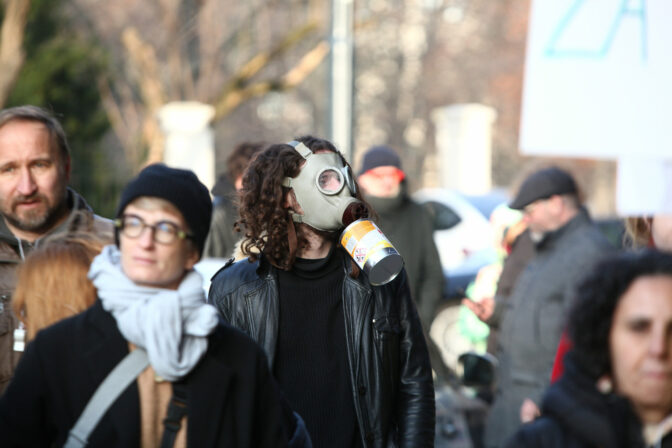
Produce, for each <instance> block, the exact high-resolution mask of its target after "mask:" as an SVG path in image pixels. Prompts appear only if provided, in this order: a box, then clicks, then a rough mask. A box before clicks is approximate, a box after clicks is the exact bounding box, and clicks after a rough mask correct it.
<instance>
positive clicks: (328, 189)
mask: <svg viewBox="0 0 672 448" xmlns="http://www.w3.org/2000/svg"><path fill="white" fill-rule="evenodd" d="M343 183H344V182H343V175H342V174H341V173H340V171H337V170H335V169H334V168H326V169H324V170H322V171H320V174H318V175H317V187H318V188H319V189H320V191H321V192H322V193H324V194H329V195H332V194H337V193H338V192H339V191H341V190H342V189H343Z"/></svg>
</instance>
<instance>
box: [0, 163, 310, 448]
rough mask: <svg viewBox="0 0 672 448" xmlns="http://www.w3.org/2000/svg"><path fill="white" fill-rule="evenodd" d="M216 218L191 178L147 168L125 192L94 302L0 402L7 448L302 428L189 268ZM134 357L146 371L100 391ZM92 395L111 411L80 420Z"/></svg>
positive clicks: (49, 342) (40, 349)
mask: <svg viewBox="0 0 672 448" xmlns="http://www.w3.org/2000/svg"><path fill="white" fill-rule="evenodd" d="M211 210H212V202H211V200H210V194H209V193H208V190H207V188H206V187H205V186H204V185H203V184H202V183H201V182H200V181H199V180H198V178H197V177H196V175H195V174H194V173H193V172H191V171H188V170H181V169H175V168H169V167H166V166H165V165H160V164H157V165H150V166H149V167H147V168H145V169H144V170H143V171H141V172H140V174H139V175H138V176H137V177H136V178H135V179H133V180H132V181H131V182H130V183H129V184H128V185H127V186H126V188H125V189H124V191H123V192H122V195H121V199H120V202H119V206H118V208H117V213H116V217H117V219H116V221H115V225H116V235H115V237H116V243H117V244H116V245H109V246H106V247H105V248H104V249H103V251H102V253H101V254H100V255H98V256H97V257H96V258H95V259H94V261H93V263H92V265H91V269H90V271H89V278H90V279H91V281H92V282H93V285H94V286H95V288H96V293H97V296H98V300H96V302H95V303H94V305H93V306H92V307H90V308H89V309H88V310H86V311H84V312H83V313H80V314H78V315H76V316H74V317H71V318H69V319H66V320H63V321H61V322H59V323H57V324H55V325H53V326H51V327H48V328H47V329H45V330H42V331H40V332H39V333H38V334H37V336H36V337H35V339H34V340H33V341H32V342H30V343H29V344H28V345H27V348H26V352H25V353H24V355H23V357H22V359H21V362H20V363H19V365H18V367H17V374H16V376H15V377H14V379H13V380H12V382H11V383H10V385H9V387H8V389H7V391H6V393H5V394H4V395H3V396H2V397H0V440H2V445H3V446H5V447H19V446H26V447H29V446H30V447H32V446H63V444H64V443H65V442H66V439H67V440H68V446H75V445H70V443H75V442H76V441H77V440H79V441H88V444H89V445H90V446H96V447H140V446H142V447H156V446H159V444H161V446H178V447H184V446H191V447H212V446H217V447H285V446H287V444H288V439H289V437H288V436H287V434H293V429H292V426H294V427H295V428H299V427H300V424H299V423H297V422H292V421H291V420H290V417H291V412H284V413H283V407H282V405H281V401H280V400H281V398H280V396H279V392H278V391H277V388H276V385H275V383H274V381H273V378H272V376H271V374H270V372H269V370H268V362H267V359H266V356H265V355H264V353H263V351H262V350H261V348H259V347H258V346H257V345H256V344H254V342H252V341H251V340H250V339H249V338H248V337H246V336H245V335H243V334H242V333H240V332H239V331H237V330H235V329H233V328H231V327H229V326H226V325H222V324H220V322H219V319H218V317H217V311H216V310H215V308H214V307H212V306H211V305H208V304H206V303H205V295H204V292H203V288H202V279H201V276H200V275H199V274H198V273H197V272H196V271H194V270H193V266H194V264H195V263H196V262H197V261H198V259H199V258H200V257H201V253H202V251H203V246H204V243H205V239H206V235H207V233H208V228H209V226H210V218H211ZM129 359H131V360H135V359H138V360H140V361H142V362H139V364H137V367H139V368H137V370H135V369H134V370H131V372H132V374H130V375H129V377H128V382H127V383H124V382H121V384H119V386H118V387H115V388H114V389H113V390H110V389H107V390H106V389H105V388H103V390H105V392H104V393H102V392H100V390H101V389H100V388H99V387H100V385H101V383H103V381H104V380H107V379H109V376H108V375H109V374H110V372H111V371H113V369H114V370H115V371H116V367H118V366H119V365H120V364H122V363H123V364H124V365H125V366H127V364H126V361H127V360H129ZM132 365H133V364H132ZM117 378H118V377H117ZM118 381H119V380H115V381H113V384H115V383H116V382H118ZM97 391H98V392H99V393H102V394H103V395H102V396H103V397H108V396H110V395H111V396H112V398H113V399H112V400H111V403H110V406H109V409H107V411H106V412H104V413H103V414H102V415H100V416H99V419H92V418H91V417H90V416H89V414H87V413H85V416H84V417H81V414H82V411H83V410H84V409H85V406H87V403H88V404H89V405H90V407H91V409H93V410H96V409H99V408H101V407H102V408H103V411H104V410H105V407H104V406H102V405H101V404H100V402H99V401H95V400H94V402H93V403H91V402H90V400H91V399H92V398H91V397H92V396H94V392H97ZM112 392H114V393H112ZM285 411H286V410H285ZM79 418H82V420H80V421H79V422H78V419H79ZM76 422H78V423H77V425H75V423H76ZM83 423H88V424H87V425H85V426H84V427H81V426H80V425H82V424H83ZM73 426H76V427H75V428H74V429H73ZM71 429H72V431H71ZM76 446H81V445H76Z"/></svg>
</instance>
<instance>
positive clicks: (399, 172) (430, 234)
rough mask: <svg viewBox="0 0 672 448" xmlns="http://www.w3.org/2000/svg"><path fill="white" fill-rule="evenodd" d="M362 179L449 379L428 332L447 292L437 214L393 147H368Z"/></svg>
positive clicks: (439, 376)
mask: <svg viewBox="0 0 672 448" xmlns="http://www.w3.org/2000/svg"><path fill="white" fill-rule="evenodd" d="M357 182H358V183H359V186H360V187H361V188H362V192H363V194H364V197H365V199H366V201H367V202H368V203H369V204H371V206H372V207H373V208H374V210H375V211H376V215H377V217H378V218H377V219H376V224H377V225H378V227H380V229H381V230H382V231H383V233H384V234H385V236H387V237H388V239H389V240H390V242H391V243H392V245H393V246H394V247H395V249H397V251H398V252H399V254H400V255H401V256H402V258H403V259H404V268H405V269H406V273H407V274H408V284H409V287H410V288H411V297H412V298H413V300H415V306H416V307H417V309H418V314H419V315H420V322H422V327H423V330H424V333H425V337H426V339H427V345H428V349H429V355H430V361H431V364H432V368H433V370H434V372H435V374H436V380H437V382H445V381H447V380H448V379H449V376H450V373H449V372H448V369H447V368H446V367H445V366H444V363H443V359H442V358H441V351H440V349H439V348H438V347H437V346H436V344H435V343H434V341H433V340H432V339H431V338H430V337H429V336H428V334H429V330H430V328H431V326H432V321H433V320H434V317H435V315H436V312H437V308H438V307H439V305H440V303H441V298H442V293H443V269H442V268H441V260H440V258H439V252H438V251H437V249H436V245H435V244H434V227H433V220H432V217H431V216H430V214H429V212H428V211H427V210H426V209H425V208H424V207H423V206H422V205H420V204H418V203H416V202H414V201H413V200H412V199H411V198H410V196H409V194H408V185H407V183H406V173H404V171H403V169H402V168H401V159H400V158H399V155H398V154H397V153H396V152H395V151H394V150H393V149H392V148H390V147H388V146H374V147H372V148H369V150H367V152H366V153H365V154H364V158H363V159H362V166H361V168H360V170H359V176H358V177H357Z"/></svg>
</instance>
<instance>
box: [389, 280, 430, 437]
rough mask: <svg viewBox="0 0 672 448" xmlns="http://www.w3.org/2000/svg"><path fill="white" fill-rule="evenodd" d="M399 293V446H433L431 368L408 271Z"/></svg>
mask: <svg viewBox="0 0 672 448" xmlns="http://www.w3.org/2000/svg"><path fill="white" fill-rule="evenodd" d="M397 294H398V297H397V299H398V301H399V302H398V303H399V308H400V309H399V317H400V321H401V324H402V335H401V336H402V340H401V343H400V347H399V350H400V354H399V355H400V358H399V359H400V366H399V367H400V370H401V371H400V377H399V386H398V387H399V399H398V402H397V416H398V422H399V446H400V447H408V448H419V447H432V446H434V431H435V428H434V419H435V408H434V406H435V405H434V383H433V380H432V369H431V367H430V363H429V353H428V351H427V344H426V342H425V337H424V335H423V332H422V325H421V324H420V319H419V318H418V313H417V311H416V309H415V305H414V303H413V300H412V299H411V293H410V291H409V288H408V283H407V281H406V274H405V272H403V273H402V276H401V281H400V285H399V288H398V290H397Z"/></svg>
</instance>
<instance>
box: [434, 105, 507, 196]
mask: <svg viewBox="0 0 672 448" xmlns="http://www.w3.org/2000/svg"><path fill="white" fill-rule="evenodd" d="M496 118H497V113H496V112H495V110H494V109H493V108H491V107H488V106H483V105H481V104H455V105H451V106H446V107H442V108H439V109H435V110H434V111H433V112H432V119H433V121H434V125H435V128H436V147H437V153H438V157H437V158H438V162H439V179H440V181H439V183H440V185H441V187H443V188H449V189H456V190H459V191H461V192H463V193H466V194H483V193H486V192H488V191H489V190H490V189H491V188H492V175H491V173H492V124H493V123H494V121H495V120H496Z"/></svg>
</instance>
